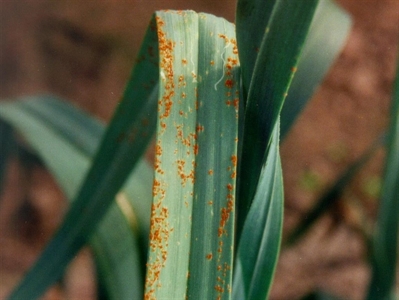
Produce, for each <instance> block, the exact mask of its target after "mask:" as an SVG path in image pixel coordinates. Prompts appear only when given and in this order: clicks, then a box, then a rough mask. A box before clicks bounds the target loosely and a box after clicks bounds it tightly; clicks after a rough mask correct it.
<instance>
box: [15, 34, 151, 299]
mask: <svg viewBox="0 0 399 300" xmlns="http://www.w3.org/2000/svg"><path fill="white" fill-rule="evenodd" d="M154 49H155V52H154V51H153V50H154ZM157 49H158V47H157V39H156V33H155V32H153V31H152V30H151V29H150V30H149V31H148V32H147V35H146V37H145V40H144V44H143V47H142V49H141V51H140V54H139V58H138V61H137V64H136V66H135V68H134V69H133V73H132V76H131V79H130V81H129V83H128V85H127V88H126V90H125V94H124V96H123V99H122V102H121V103H120V105H119V107H118V108H117V110H116V113H115V115H114V117H113V119H112V121H111V124H110V126H109V127H108V129H107V131H106V133H105V137H104V138H103V140H102V143H101V146H100V149H99V151H98V153H97V154H96V156H95V159H94V162H93V165H92V167H91V168H90V170H89V172H88V174H87V176H86V178H85V180H84V182H83V185H82V187H81V189H80V191H79V193H78V194H77V196H76V200H75V201H74V203H73V204H72V206H71V208H70V210H69V211H68V213H67V215H66V217H65V220H64V222H63V223H62V225H61V227H60V228H59V230H58V231H57V233H56V234H55V236H54V238H53V239H52V240H51V241H50V243H49V244H48V245H47V247H46V248H45V250H44V251H43V253H42V255H41V256H40V258H39V260H38V261H37V262H36V263H35V265H34V266H33V267H32V268H31V269H30V271H29V272H28V274H27V275H26V277H25V278H24V280H23V281H22V282H21V283H20V284H19V286H18V287H17V289H16V290H15V291H14V292H13V294H12V295H11V297H10V299H21V298H26V297H25V296H26V295H29V298H30V299H35V298H37V297H38V296H40V295H41V294H42V293H43V292H44V291H45V289H46V288H47V287H48V286H49V285H51V284H52V283H53V282H55V281H56V280H57V279H58V278H60V276H61V275H62V273H63V272H64V269H65V268H66V266H67V264H68V263H69V261H70V260H71V259H72V258H73V257H74V256H75V254H76V253H77V251H79V249H81V247H82V246H83V245H84V244H85V243H86V242H87V240H88V239H89V237H90V236H91V234H92V233H93V231H94V230H95V228H96V226H97V224H98V223H99V222H100V221H101V219H102V217H103V216H104V215H105V213H106V212H107V210H108V208H109V206H110V204H111V203H112V201H113V199H114V196H115V195H116V193H117V192H118V191H119V190H120V188H121V186H122V184H123V183H124V182H125V181H126V178H127V176H128V175H129V173H130V171H131V170H132V169H133V167H134V166H135V165H136V164H137V162H138V161H139V159H140V157H141V155H142V154H143V152H144V150H145V149H146V147H147V145H148V143H149V141H150V138H151V136H152V133H153V132H154V131H155V120H156V104H157V98H156V87H157V80H158V68H157V65H158V56H157V55H156V53H157V52H158V51H157ZM153 91H155V92H154V93H153ZM151 93H153V97H151ZM44 270H45V272H43V271H44ZM37 274H42V276H38V275H37Z"/></svg>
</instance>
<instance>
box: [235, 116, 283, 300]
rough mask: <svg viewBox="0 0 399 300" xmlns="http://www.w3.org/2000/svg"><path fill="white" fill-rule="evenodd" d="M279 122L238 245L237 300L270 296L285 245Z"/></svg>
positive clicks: (252, 299) (251, 299)
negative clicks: (280, 253)
mask: <svg viewBox="0 0 399 300" xmlns="http://www.w3.org/2000/svg"><path fill="white" fill-rule="evenodd" d="M279 135H280V132H279V122H277V124H276V127H275V129H274V131H273V136H272V137H273V139H272V143H271V145H270V150H269V154H268V156H267V158H266V161H265V162H264V164H263V166H264V167H263V169H262V172H261V176H260V180H259V185H258V187H257V190H256V193H255V198H254V201H253V203H252V206H251V209H250V210H249V213H248V217H247V220H246V222H245V225H244V229H243V234H242V236H241V239H240V241H239V244H238V253H237V261H236V270H235V274H234V286H233V296H234V299H237V300H239V299H247V300H256V299H267V297H268V294H269V290H270V287H271V284H272V280H273V276H274V270H275V268H276V264H277V259H278V255H279V250H280V244H281V232H282V224H283V207H284V201H283V200H284V191H283V177H282V170H281V162H280V154H279Z"/></svg>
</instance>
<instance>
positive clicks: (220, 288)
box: [215, 285, 224, 293]
mask: <svg viewBox="0 0 399 300" xmlns="http://www.w3.org/2000/svg"><path fill="white" fill-rule="evenodd" d="M215 290H216V291H217V292H219V293H223V292H224V289H223V287H221V286H220V285H215Z"/></svg>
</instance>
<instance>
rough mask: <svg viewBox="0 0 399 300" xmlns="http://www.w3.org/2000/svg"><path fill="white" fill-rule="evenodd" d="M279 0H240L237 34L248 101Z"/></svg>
mask: <svg viewBox="0 0 399 300" xmlns="http://www.w3.org/2000/svg"><path fill="white" fill-rule="evenodd" d="M276 2H278V0H269V1H264V0H239V1H238V2H237V11H236V24H237V29H236V32H237V33H236V34H237V43H238V47H239V49H240V53H239V56H240V60H241V62H243V63H242V66H241V73H242V88H243V90H244V91H243V96H244V99H245V101H246V99H247V96H248V91H249V86H250V83H251V79H252V74H253V71H254V68H255V62H256V59H257V57H258V54H259V49H260V47H261V44H262V40H263V38H264V34H265V31H266V28H267V26H268V24H269V21H270V18H271V16H272V12H273V9H274V7H275V5H276Z"/></svg>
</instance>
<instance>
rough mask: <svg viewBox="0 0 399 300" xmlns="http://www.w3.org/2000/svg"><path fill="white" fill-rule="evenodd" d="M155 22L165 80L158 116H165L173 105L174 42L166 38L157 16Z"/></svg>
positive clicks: (167, 115)
mask: <svg viewBox="0 0 399 300" xmlns="http://www.w3.org/2000/svg"><path fill="white" fill-rule="evenodd" d="M156 22H157V25H158V31H157V33H158V44H159V53H160V63H159V64H160V68H161V70H162V73H161V74H162V79H164V80H165V90H166V92H165V93H164V95H163V96H162V99H161V101H160V105H159V106H160V107H159V108H160V109H161V110H160V115H159V116H160V118H161V119H162V118H167V117H169V115H170V112H171V108H172V105H173V96H174V87H175V86H174V82H173V76H174V74H173V60H174V57H173V49H174V42H173V41H172V40H170V39H167V37H166V34H165V32H164V31H163V29H162V27H163V26H164V25H165V22H164V21H163V20H162V19H161V18H160V17H159V16H158V17H156Z"/></svg>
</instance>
